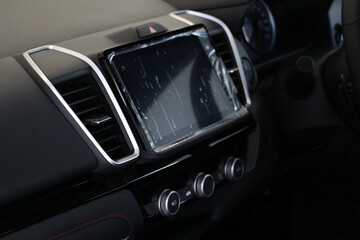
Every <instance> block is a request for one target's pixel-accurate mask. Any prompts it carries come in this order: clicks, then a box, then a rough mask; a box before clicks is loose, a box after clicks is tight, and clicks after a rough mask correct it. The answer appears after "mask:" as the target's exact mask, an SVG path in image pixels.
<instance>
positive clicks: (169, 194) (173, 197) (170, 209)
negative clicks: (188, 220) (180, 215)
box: [158, 189, 180, 217]
mask: <svg viewBox="0 0 360 240" xmlns="http://www.w3.org/2000/svg"><path fill="white" fill-rule="evenodd" d="M158 208H159V211H160V213H161V215H163V216H165V217H168V216H170V215H175V214H176V213H177V212H178V211H179V208H180V196H179V194H178V193H177V192H176V191H172V190H170V189H166V190H164V191H163V192H162V193H161V194H160V197H159V200H158Z"/></svg>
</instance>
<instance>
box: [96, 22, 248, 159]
mask: <svg viewBox="0 0 360 240" xmlns="http://www.w3.org/2000/svg"><path fill="white" fill-rule="evenodd" d="M200 29H204V30H205V32H206V34H207V36H208V40H209V42H210V44H211V46H212V47H213V48H214V44H213V42H212V39H211V35H210V34H209V32H208V31H207V29H206V27H205V26H204V25H203V24H197V25H194V26H190V27H186V28H182V29H180V30H176V31H171V32H166V33H163V34H158V35H155V36H150V37H147V38H145V39H142V40H139V41H135V42H131V43H127V44H124V45H121V46H118V47H115V48H112V49H108V50H106V51H104V52H103V58H104V61H105V64H106V67H107V70H108V71H109V72H110V75H111V77H112V79H113V82H114V84H115V87H116V89H117V91H118V93H119V94H120V97H121V100H122V101H123V104H124V107H125V108H126V109H127V111H128V113H129V117H130V118H131V120H132V122H133V123H135V127H136V129H137V133H139V136H140V137H141V140H142V143H143V144H144V145H145V148H146V150H147V151H149V152H154V153H157V154H166V153H170V152H173V151H176V150H180V149H182V148H183V147H187V146H191V145H192V144H195V143H197V142H199V141H202V140H204V139H205V138H206V137H211V136H213V134H214V133H219V132H220V131H221V130H225V129H227V128H229V127H231V126H235V124H238V123H239V122H242V121H243V120H244V119H247V118H246V117H247V116H249V111H248V109H247V108H246V107H245V106H244V105H243V103H241V101H240V103H241V104H240V109H239V110H238V111H236V112H235V113H236V115H237V116H236V117H233V118H229V119H223V120H222V121H219V122H216V123H214V124H210V125H209V126H207V127H205V128H203V129H201V131H199V132H197V133H196V134H193V135H190V136H185V137H184V138H183V139H181V140H179V141H175V142H172V143H170V144H168V145H166V146H163V147H158V148H152V147H151V144H150V141H149V139H148V136H147V134H146V133H145V131H144V129H143V126H141V122H140V121H139V119H138V118H137V116H136V113H135V111H134V109H133V107H132V106H131V104H130V101H131V96H127V95H129V94H124V92H123V91H121V89H122V87H121V85H120V83H121V84H123V85H125V84H124V82H122V80H121V77H120V76H119V73H118V70H117V69H116V67H115V66H114V64H113V63H112V58H113V56H114V54H119V52H120V54H121V53H124V52H125V53H126V52H131V51H135V50H138V49H139V48H141V47H139V46H141V45H144V46H145V45H147V44H149V43H152V42H156V41H159V40H161V39H166V38H170V37H173V36H175V35H178V34H181V33H187V32H195V31H196V30H200ZM150 45H151V44H150ZM214 49H215V48H214ZM231 50H232V49H231ZM216 55H217V57H218V54H217V53H216ZM218 58H219V59H220V60H221V58H220V57H218ZM209 61H210V59H209ZM221 62H222V60H221ZM231 81H232V79H231ZM236 97H237V98H238V99H240V95H239V92H237V94H236ZM129 98H130V99H129Z"/></svg>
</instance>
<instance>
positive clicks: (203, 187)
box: [145, 157, 245, 217]
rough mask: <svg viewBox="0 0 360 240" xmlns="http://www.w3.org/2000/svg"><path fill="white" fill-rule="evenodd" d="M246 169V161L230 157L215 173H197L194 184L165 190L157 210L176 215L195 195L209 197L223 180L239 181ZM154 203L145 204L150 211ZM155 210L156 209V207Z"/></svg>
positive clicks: (162, 213)
mask: <svg viewBox="0 0 360 240" xmlns="http://www.w3.org/2000/svg"><path fill="white" fill-rule="evenodd" d="M244 170H245V164H244V161H243V160H242V159H240V158H236V157H229V158H228V159H227V160H226V162H225V164H224V165H223V167H221V169H219V171H217V172H214V173H213V174H206V173H204V172H200V173H199V174H197V175H196V177H195V178H194V180H193V181H192V184H190V185H188V186H186V187H184V188H182V189H180V190H178V191H173V190H170V189H166V190H164V191H163V192H162V193H161V194H160V196H159V198H158V200H157V203H156V205H157V206H156V208H157V211H158V212H160V214H161V215H163V216H166V217H168V216H171V215H175V214H176V213H177V212H178V211H179V208H180V205H181V204H182V203H184V202H186V201H189V200H191V199H192V198H194V197H198V198H208V197H211V196H212V195H213V193H214V190H215V186H216V185H217V184H219V183H221V182H224V181H225V180H227V181H237V180H239V179H240V178H241V177H242V176H243V174H244ZM152 206H154V205H152V204H151V203H150V204H148V205H146V206H145V209H146V210H147V212H148V213H150V212H154V211H153V210H152V209H153V207H152ZM154 207H155V206H154ZM154 210H155V209H154ZM151 215H153V214H151Z"/></svg>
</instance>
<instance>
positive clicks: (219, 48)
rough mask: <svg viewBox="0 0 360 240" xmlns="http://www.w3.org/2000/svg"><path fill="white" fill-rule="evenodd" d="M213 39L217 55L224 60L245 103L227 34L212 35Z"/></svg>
mask: <svg viewBox="0 0 360 240" xmlns="http://www.w3.org/2000/svg"><path fill="white" fill-rule="evenodd" d="M211 39H212V41H213V44H214V47H215V49H216V52H217V54H218V55H219V56H220V57H221V59H222V60H223V62H224V64H225V66H226V69H227V70H228V72H229V74H230V76H231V78H232V80H233V81H234V83H235V85H236V87H237V88H238V89H239V92H240V97H241V99H242V100H243V102H244V101H246V99H245V96H244V89H243V85H242V83H241V79H240V74H239V69H238V66H237V64H236V61H235V58H234V55H233V52H232V49H231V46H230V44H229V41H228V38H227V35H226V33H225V32H222V33H217V34H214V35H211Z"/></svg>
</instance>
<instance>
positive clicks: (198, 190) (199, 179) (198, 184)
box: [193, 172, 215, 198]
mask: <svg viewBox="0 0 360 240" xmlns="http://www.w3.org/2000/svg"><path fill="white" fill-rule="evenodd" d="M207 178H210V179H212V182H213V183H214V184H213V187H212V190H211V193H210V194H205V191H204V185H205V180H206V179H207ZM214 190H215V179H214V177H213V176H212V175H211V174H206V173H204V172H201V173H199V174H198V175H197V176H196V178H195V180H194V183H193V191H194V193H195V195H196V196H197V197H199V198H208V197H211V196H212V195H213V193H214Z"/></svg>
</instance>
